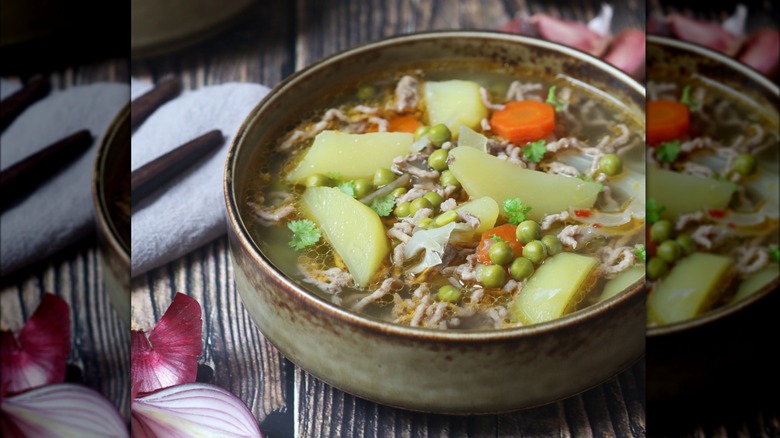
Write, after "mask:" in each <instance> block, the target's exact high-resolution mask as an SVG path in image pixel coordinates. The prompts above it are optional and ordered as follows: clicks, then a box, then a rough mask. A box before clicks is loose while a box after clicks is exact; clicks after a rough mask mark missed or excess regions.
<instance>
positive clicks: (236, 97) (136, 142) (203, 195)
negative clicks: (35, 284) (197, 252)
mask: <svg viewBox="0 0 780 438" xmlns="http://www.w3.org/2000/svg"><path fill="white" fill-rule="evenodd" d="M150 88H151V84H148V83H143V82H140V81H136V80H133V81H132V82H131V89H132V91H131V94H132V96H133V98H135V97H138V96H140V95H141V94H143V93H145V92H146V91H147V90H149V89H150ZM267 93H268V88H266V87H264V86H262V85H258V84H249V83H227V84H222V85H212V86H207V87H204V88H201V89H198V90H195V91H189V92H184V93H183V94H181V95H180V96H179V97H177V98H176V99H174V100H172V101H170V102H168V103H166V104H165V105H163V106H161V107H160V108H158V109H157V111H155V112H154V113H152V115H151V116H149V118H148V119H146V121H145V122H144V123H143V124H142V125H141V126H140V127H139V128H138V129H137V130H136V131H135V132H134V133H133V136H132V151H133V153H132V161H131V167H132V169H133V170H135V169H138V168H139V167H141V166H143V165H144V164H146V163H148V162H149V161H151V160H153V159H154V158H157V157H158V156H160V155H162V154H164V153H166V152H168V151H170V150H172V149H174V148H176V147H178V146H180V145H182V144H184V143H186V142H188V141H190V140H192V139H194V138H196V137H198V136H200V135H202V134H205V133H206V132H208V131H211V130H213V129H219V130H221V131H222V133H223V134H224V135H225V142H224V144H223V145H222V147H221V148H220V149H219V150H218V151H216V152H214V153H211V154H209V155H207V156H206V157H205V158H203V159H202V160H200V161H199V162H197V163H195V164H194V165H193V166H192V167H190V168H189V169H187V170H186V171H185V172H184V173H182V174H181V175H179V176H177V177H176V178H175V179H174V180H172V181H171V182H170V183H168V184H166V185H165V186H164V187H160V189H159V190H158V191H157V192H155V193H153V194H151V195H150V196H149V197H148V198H146V199H144V200H143V201H142V202H141V203H140V204H137V205H133V213H132V218H131V224H132V225H131V249H130V251H131V255H132V256H131V260H132V275H133V276H137V275H140V274H143V273H145V272H147V271H149V270H150V269H153V268H156V267H158V266H161V265H163V264H165V263H167V262H170V261H171V260H174V259H177V258H179V257H181V256H183V255H185V254H187V253H188V252H190V251H192V250H193V249H195V248H197V247H199V246H201V245H204V244H206V243H208V242H210V241H211V240H213V239H215V238H217V237H219V236H221V235H222V234H224V233H225V232H226V228H225V227H226V222H225V201H224V197H223V193H222V178H223V174H224V169H225V159H226V157H227V150H228V147H229V145H230V143H231V142H232V141H233V137H234V136H235V134H236V133H237V131H238V128H239V126H240V125H241V123H242V122H243V120H244V119H245V118H246V116H247V115H248V114H249V111H250V110H251V109H252V108H254V106H255V105H257V103H258V102H260V100H261V99H262V98H263V97H264V96H265V95H266V94H267Z"/></svg>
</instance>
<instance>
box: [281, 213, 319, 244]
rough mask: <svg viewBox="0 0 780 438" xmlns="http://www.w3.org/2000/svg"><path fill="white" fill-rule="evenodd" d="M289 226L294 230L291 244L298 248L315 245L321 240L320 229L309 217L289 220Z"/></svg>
mask: <svg viewBox="0 0 780 438" xmlns="http://www.w3.org/2000/svg"><path fill="white" fill-rule="evenodd" d="M287 228H289V229H290V231H292V232H293V237H292V239H291V240H290V243H289V245H290V247H292V248H295V249H296V250H301V249H303V248H306V247H307V246H311V245H314V244H315V243H317V242H319V240H320V237H321V236H322V233H321V232H320V229H319V228H317V226H316V225H314V222H312V221H310V220H308V219H303V220H299V221H290V222H287Z"/></svg>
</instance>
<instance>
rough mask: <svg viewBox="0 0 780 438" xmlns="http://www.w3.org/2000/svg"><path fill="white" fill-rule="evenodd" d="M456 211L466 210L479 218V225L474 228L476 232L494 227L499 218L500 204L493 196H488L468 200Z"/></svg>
mask: <svg viewBox="0 0 780 438" xmlns="http://www.w3.org/2000/svg"><path fill="white" fill-rule="evenodd" d="M455 211H466V212H469V213H471V214H473V215H474V216H476V217H478V218H479V226H478V227H477V229H475V230H474V233H476V234H479V233H483V232H485V231H487V230H489V229H491V228H493V227H494V226H495V225H496V219H498V204H497V203H496V201H494V200H493V198H490V197H487V196H485V197H482V198H477V199H474V200H471V201H469V202H466V203H464V204H462V205H460V206H459V207H457V208H456V209H455Z"/></svg>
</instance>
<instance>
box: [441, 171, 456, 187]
mask: <svg viewBox="0 0 780 438" xmlns="http://www.w3.org/2000/svg"><path fill="white" fill-rule="evenodd" d="M439 182H440V183H441V185H443V186H444V187H447V186H455V187H460V182H459V181H458V179H457V178H455V175H453V174H452V172H451V171H449V170H445V171H444V172H442V173H441V176H439Z"/></svg>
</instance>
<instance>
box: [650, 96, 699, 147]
mask: <svg viewBox="0 0 780 438" xmlns="http://www.w3.org/2000/svg"><path fill="white" fill-rule="evenodd" d="M689 126H690V112H689V111H688V106H687V105H684V104H682V103H680V102H675V101H673V100H654V101H651V102H648V103H647V143H649V144H651V145H658V144H661V143H663V142H666V141H670V140H675V139H678V138H680V137H682V136H683V135H685V133H687V132H688V127H689Z"/></svg>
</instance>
